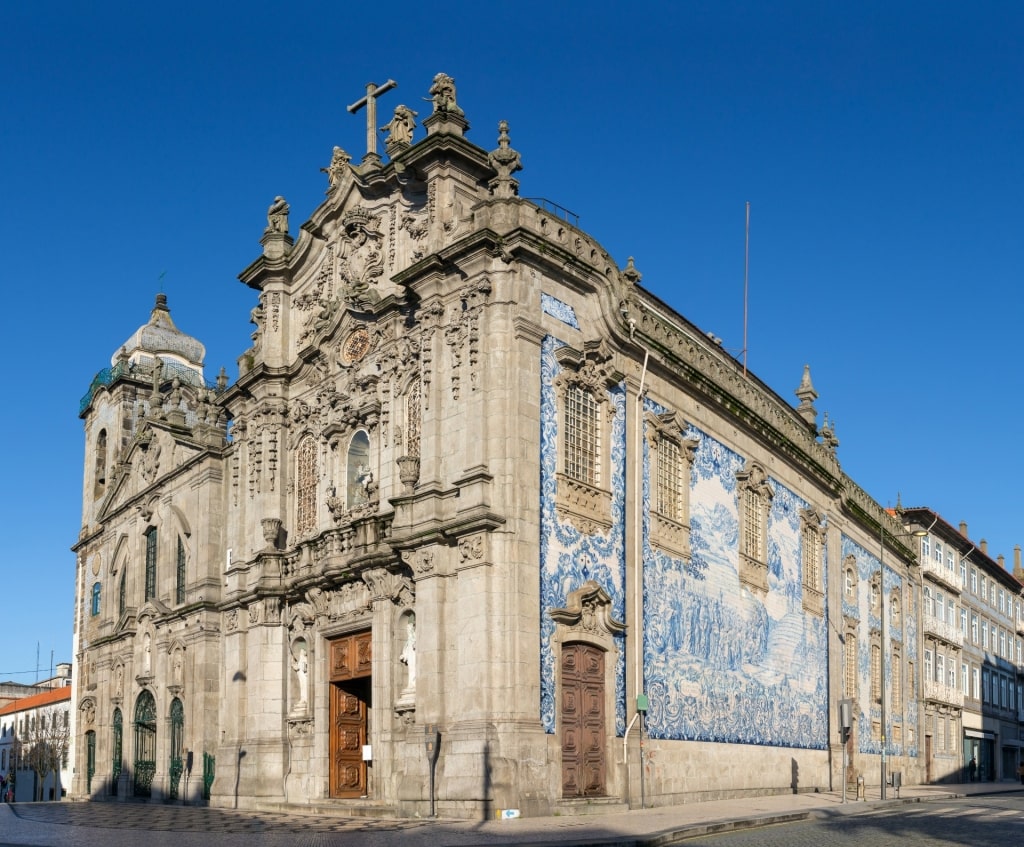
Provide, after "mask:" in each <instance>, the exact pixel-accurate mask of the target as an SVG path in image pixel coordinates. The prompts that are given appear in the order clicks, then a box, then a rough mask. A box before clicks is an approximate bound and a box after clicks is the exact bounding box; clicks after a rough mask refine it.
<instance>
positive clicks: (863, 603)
mask: <svg viewBox="0 0 1024 847" xmlns="http://www.w3.org/2000/svg"><path fill="white" fill-rule="evenodd" d="M841 549H842V561H843V563H844V564H843V567H844V569H845V567H846V563H847V562H848V561H849V560H850V557H852V558H853V559H854V560H855V561H856V576H857V580H856V587H855V592H854V597H853V599H852V600H851V599H850V598H849V597H848V596H847V594H846V591H845V590H844V592H843V616H844V617H846V618H849V619H851V620H855V621H857V622H858V623H859V625H858V627H857V645H856V646H857V693H856V696H855V697H853V698H852V699H853V701H854V717H855V718H857V720H856V732H857V748H858V749H859V750H860V752H862V753H876V754H877V753H881V751H882V743H881V739H879V738H877V737H875V736H874V733H873V732H872V726H873V725H874V724H875V723H879V724H880V722H881V719H882V713H881V707H880V706H879V704H878V703H877V702H875V701H874V700H873V698H872V697H871V633H872V632H880V631H881V620H880V619H879V617H878V614H877V612H876V611H875V610H874V609H872V603H871V583H872V580H873V579H876V578H877V576H878V573H879V571H880V569H881V562H880V561H879V559H878V556H876V555H875V554H873V553H869V552H868V551H867V550H865V549H864V548H863V547H861V546H860V545H859V544H858V543H857V542H855V541H853V540H852V539H850V538H847V537H846V536H845V535H844V536H842V548H841ZM893 595H896V596H897V597H898V598H899V600H900V604H899V609H900V613H899V616H898V617H896V618H894V617H893V616H892V615H891V614H890V616H889V617H887V618H886V641H887V642H888V643H887V644H886V645H885V655H884V657H883V662H882V666H883V667H884V668H885V690H886V701H887V703H888V704H889V708H888V709H887V719H888V724H889V725H888V728H887V732H886V735H887V737H888V743H887V745H886V751H887V752H888V753H889V754H890V755H908V756H916V755H917V739H918V737H919V736H918V732H917V730H918V727H917V709H916V708H910V709H908V710H907V712H906V713H905V714H904V713H902V712H898V711H896V710H894V709H893V708H892V707H891V706H892V692H893V674H894V673H899V674H901V683H902V684H901V690H902V691H903V693H904V696H903V702H904V703H907V702H911V703H912V702H913V699H912V698H911V697H910V694H911V691H912V689H911V688H910V687H909V686H908V685H907V680H905V679H904V678H903V675H904V669H905V667H906V663H907V662H913V666H914V667H915V668H916V667H918V663H917V639H918V629H917V628H918V614H917V608H916V606H915V604H914V602H913V593H912V592H908V591H907V590H906V586H904V582H903V579H902V578H901V577H900V575H899V574H898V573H896V572H895V571H893V570H892V569H890V568H888V567H887V568H886V569H885V605H884V606H883V608H886V609H891V608H892V606H891V603H892V597H893ZM880 605H881V604H880ZM893 645H896V646H897V647H899V648H900V649H901V650H902V652H903V660H904V661H903V662H901V663H899V665H898V666H896V667H894V663H893V661H892V659H893V654H892V647H893ZM846 696H848V697H849V696H851V695H850V693H849V692H846Z"/></svg>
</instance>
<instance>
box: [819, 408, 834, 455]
mask: <svg viewBox="0 0 1024 847" xmlns="http://www.w3.org/2000/svg"><path fill="white" fill-rule="evenodd" d="M820 435H821V443H822V444H823V445H824V447H825V449H826V450H828V452H829V453H831V454H832V455H833V456H834V455H835V454H836V448H837V447H838V446H839V439H838V438H836V423H835V421H830V420H829V419H828V412H825V420H824V421H823V422H822V424H821V432H820Z"/></svg>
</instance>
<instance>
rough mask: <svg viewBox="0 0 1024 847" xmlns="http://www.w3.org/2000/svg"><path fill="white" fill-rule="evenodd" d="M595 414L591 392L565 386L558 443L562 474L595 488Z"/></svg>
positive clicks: (597, 442) (597, 443) (597, 436)
mask: <svg viewBox="0 0 1024 847" xmlns="http://www.w3.org/2000/svg"><path fill="white" fill-rule="evenodd" d="M597 411H598V404H597V400H596V399H595V397H594V395H593V393H591V392H590V391H588V390H587V389H585V388H583V387H582V386H579V385H572V386H569V388H568V390H567V391H566V395H565V416H564V427H563V441H562V444H563V448H564V456H565V473H566V475H567V476H569V477H571V478H572V479H575V480H578V481H580V482H584V483H586V484H587V485H592V486H595V487H596V486H598V485H599V484H600V482H601V474H600V468H599V465H598V459H599V456H600V452H599V451H600V446H601V444H600V433H599V429H598V416H597Z"/></svg>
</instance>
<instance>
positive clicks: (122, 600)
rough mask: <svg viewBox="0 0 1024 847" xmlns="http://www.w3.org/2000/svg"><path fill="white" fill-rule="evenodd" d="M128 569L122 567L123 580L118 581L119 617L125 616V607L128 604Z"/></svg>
mask: <svg viewBox="0 0 1024 847" xmlns="http://www.w3.org/2000/svg"><path fill="white" fill-rule="evenodd" d="M126 573H127V571H126V568H125V567H124V566H123V565H122V566H121V578H120V579H119V580H118V581H117V616H118V617H120V616H121V615H123V614H124V610H125V606H126V605H127V603H128V594H127V583H126V582H125V577H126Z"/></svg>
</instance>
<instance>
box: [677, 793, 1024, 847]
mask: <svg viewBox="0 0 1024 847" xmlns="http://www.w3.org/2000/svg"><path fill="white" fill-rule="evenodd" d="M678 843H679V844H685V845H687V847H755V845H756V847H821V845H828V847H893V845H899V847H925V845H928V847H932V845H939V847H941V845H946V844H964V845H970V847H1019V845H1022V844H1024V795H1021V794H1012V795H1003V796H987V797H973V798H964V799H962V800H945V801H942V802H936V803H916V804H913V805H906V806H898V807H895V808H888V809H879V810H876V811H868V812H864V813H861V814H853V815H851V814H834V815H830V814H819V815H817V816H816V817H815V818H814V819H813V820H809V821H801V822H799V823H794V824H780V825H776V826H768V827H762V828H758V829H748V830H744V831H741V832H730V833H726V834H722V835H712V836H705V837H703V838H691V839H687V840H686V841H680V842H678Z"/></svg>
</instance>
